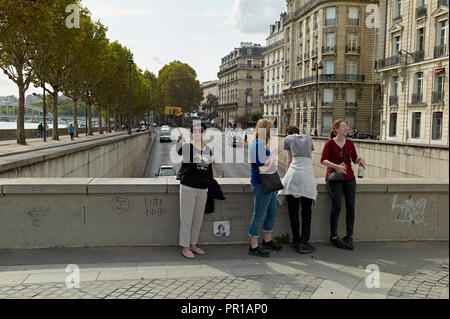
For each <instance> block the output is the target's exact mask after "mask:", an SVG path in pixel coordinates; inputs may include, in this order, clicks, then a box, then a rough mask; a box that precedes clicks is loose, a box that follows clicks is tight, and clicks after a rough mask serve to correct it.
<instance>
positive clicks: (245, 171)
mask: <svg viewBox="0 0 450 319" xmlns="http://www.w3.org/2000/svg"><path fill="white" fill-rule="evenodd" d="M174 130H175V129H172V142H170V143H169V142H163V143H161V142H160V141H159V132H160V128H157V130H156V136H155V142H154V143H153V149H152V152H151V155H150V159H149V164H148V166H147V170H146V172H145V177H155V174H156V173H157V172H158V170H159V167H160V166H161V165H173V166H174V167H175V168H176V170H177V171H178V169H179V168H180V164H179V163H176V162H173V161H172V160H171V157H170V150H171V149H172V148H173V147H175V144H176V141H175V139H176V136H177V135H178V132H177V131H174ZM225 143H226V137H225V136H222V144H221V145H222V149H223V150H225V151H224V152H222V153H223V155H222V163H220V161H219V160H218V159H217V158H216V159H215V163H214V164H213V171H214V176H215V177H227V178H248V179H250V164H249V163H248V147H247V146H240V147H239V146H238V147H236V148H232V147H229V146H228V147H227V148H226V147H225ZM231 150H232V153H230V151H231ZM216 156H218V154H216ZM225 162H226V163H225ZM278 172H279V174H280V176H284V171H283V170H282V169H279V170H278Z"/></svg>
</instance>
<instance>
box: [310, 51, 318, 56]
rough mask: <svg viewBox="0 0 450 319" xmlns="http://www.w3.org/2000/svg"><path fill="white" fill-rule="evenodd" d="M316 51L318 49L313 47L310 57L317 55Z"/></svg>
mask: <svg viewBox="0 0 450 319" xmlns="http://www.w3.org/2000/svg"><path fill="white" fill-rule="evenodd" d="M318 51H319V50H318V49H313V50H312V51H311V56H312V57H315V56H317V52H318Z"/></svg>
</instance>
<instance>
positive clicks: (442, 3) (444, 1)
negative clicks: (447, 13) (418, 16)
mask: <svg viewBox="0 0 450 319" xmlns="http://www.w3.org/2000/svg"><path fill="white" fill-rule="evenodd" d="M438 6H446V7H448V0H438Z"/></svg>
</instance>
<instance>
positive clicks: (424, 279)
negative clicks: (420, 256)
mask: <svg viewBox="0 0 450 319" xmlns="http://www.w3.org/2000/svg"><path fill="white" fill-rule="evenodd" d="M448 267H449V262H448V260H446V261H443V262H438V263H433V264H429V265H426V266H424V267H422V268H420V269H417V270H415V271H413V272H411V273H409V274H408V275H406V276H404V277H402V278H401V279H400V280H398V281H397V282H396V283H395V284H394V287H392V289H391V290H390V291H389V294H388V298H421V299H440V298H443V299H448V298H449V286H448V275H449V268H448Z"/></svg>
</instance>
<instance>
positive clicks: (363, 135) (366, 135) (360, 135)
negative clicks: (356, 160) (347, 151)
mask: <svg viewBox="0 0 450 319" xmlns="http://www.w3.org/2000/svg"><path fill="white" fill-rule="evenodd" d="M356 138H359V139H367V140H373V139H375V136H373V134H372V133H370V132H367V131H358V132H357V133H356Z"/></svg>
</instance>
